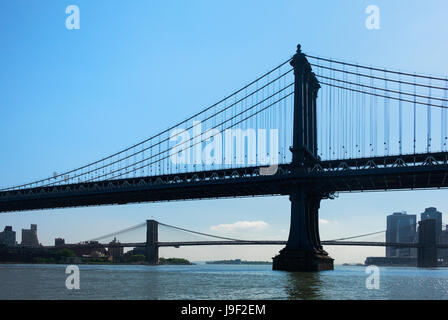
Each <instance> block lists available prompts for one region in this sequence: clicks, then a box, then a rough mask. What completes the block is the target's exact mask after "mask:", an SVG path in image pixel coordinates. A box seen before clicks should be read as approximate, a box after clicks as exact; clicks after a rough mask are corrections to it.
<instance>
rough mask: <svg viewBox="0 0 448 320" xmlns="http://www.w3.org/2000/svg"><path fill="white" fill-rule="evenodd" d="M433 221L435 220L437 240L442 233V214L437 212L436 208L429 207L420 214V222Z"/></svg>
mask: <svg viewBox="0 0 448 320" xmlns="http://www.w3.org/2000/svg"><path fill="white" fill-rule="evenodd" d="M426 219H434V220H436V239H439V237H440V234H441V233H442V212H439V211H437V208H434V207H429V208H426V209H425V211H424V212H422V213H421V214H420V220H422V221H423V220H426Z"/></svg>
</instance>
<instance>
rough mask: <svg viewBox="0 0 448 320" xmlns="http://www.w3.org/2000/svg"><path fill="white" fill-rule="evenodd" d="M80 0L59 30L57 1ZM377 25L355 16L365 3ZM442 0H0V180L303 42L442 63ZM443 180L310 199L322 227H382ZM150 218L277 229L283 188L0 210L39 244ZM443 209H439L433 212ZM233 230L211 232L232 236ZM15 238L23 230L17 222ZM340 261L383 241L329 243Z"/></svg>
mask: <svg viewBox="0 0 448 320" xmlns="http://www.w3.org/2000/svg"><path fill="white" fill-rule="evenodd" d="M72 4H74V5H77V6H78V7H79V9H80V17H81V19H80V27H81V28H80V29H79V30H67V29H66V28H65V19H66V17H67V15H66V13H65V8H66V7H67V6H68V5H72ZM370 4H375V5H377V6H378V7H379V8H380V18H381V20H380V29H379V30H368V29H366V27H365V19H366V17H367V14H366V13H365V9H366V7H367V6H368V5H370ZM447 9H448V3H446V1H443V0H440V1H434V0H433V1H426V2H423V1H409V0H402V1H398V0H397V1H379V0H370V1H353V0H346V1H307V2H305V1H275V2H274V1H244V2H241V1H225V2H218V1H205V0H204V1H188V2H187V1H135V0H134V1H113V2H111V1H99V0H97V1H82V0H71V1H39V2H37V1H3V2H2V3H1V4H0V43H1V48H2V50H1V51H0V68H1V72H0V88H1V95H0V150H1V151H0V152H1V153H2V154H1V155H2V165H1V166H0V177H1V180H0V186H2V187H6V186H10V185H15V184H20V183H24V182H29V181H31V180H35V179H38V178H42V177H46V176H49V175H51V174H52V173H53V172H54V171H57V172H61V171H64V170H66V169H70V168H75V167H78V166H80V165H83V164H85V163H88V162H91V161H94V160H96V159H98V158H100V157H102V156H106V155H108V154H111V153H113V152H116V151H118V150H120V149H122V148H124V147H126V146H128V145H131V144H133V143H135V142H139V141H141V140H143V139H144V138H146V137H148V136H150V135H152V134H154V133H157V132H159V131H161V130H163V129H165V128H166V127H168V126H170V125H172V124H173V123H175V122H178V121H180V120H183V119H184V118H186V117H188V116H189V115H191V114H192V113H194V112H197V111H199V110H201V109H202V108H203V107H205V106H208V105H210V104H212V103H213V102H215V101H217V100H219V99H221V98H223V97H224V96H225V95H226V94H228V93H230V92H232V91H234V90H235V89H238V88H239V87H241V86H243V85H244V84H246V83H248V82H249V81H251V80H253V79H254V78H255V77H257V76H259V75H260V74H262V73H264V72H265V71H267V70H268V69H269V68H271V67H274V66H276V65H277V64H279V63H280V62H283V61H284V60H285V59H287V58H288V57H289V56H291V55H292V54H293V53H294V51H295V47H296V45H297V43H299V42H300V43H301V44H302V48H303V51H304V52H306V53H309V54H315V55H320V56H324V57H333V58H338V59H342V60H345V61H352V62H359V63H363V64H368V65H376V66H384V67H389V68H394V69H400V70H410V71H416V72H423V73H430V74H441V75H446V74H448V55H447V54H446V52H447V51H448V45H447V43H446V41H444V40H445V36H446V34H447V31H448V23H447V22H446V12H447ZM446 197H447V192H446V191H421V192H420V191H419V192H416V191H414V192H394V193H366V194H354V195H341V196H340V197H339V198H338V199H335V200H326V201H324V202H323V203H322V206H321V218H322V219H324V220H325V221H322V224H321V238H322V239H330V238H334V237H339V236H345V235H352V234H358V233H364V232H372V231H377V230H382V229H385V224H386V215H388V214H390V213H392V212H393V211H402V210H407V211H408V213H414V214H415V213H419V212H421V211H423V210H424V208H425V207H429V206H436V207H437V208H438V209H439V210H440V211H442V212H444V213H445V212H448V205H447V204H446V201H444V199H446ZM150 217H154V218H157V219H160V220H161V221H163V222H166V223H169V224H173V225H178V226H183V227H187V228H192V229H196V230H199V231H206V232H210V231H211V229H210V228H211V227H212V226H217V225H220V224H233V223H235V222H237V221H263V222H265V223H266V224H267V227H266V226H265V227H264V228H263V227H262V228H261V229H257V228H252V229H251V228H249V229H246V230H243V231H244V233H243V234H244V235H249V234H250V235H251V237H253V238H266V237H268V238H274V237H279V238H286V236H287V233H285V230H288V229H289V201H288V199H287V198H286V197H274V198H255V199H234V200H232V199H227V200H208V201H188V202H177V203H161V204H140V205H127V206H114V207H112V206H105V207H98V208H78V209H65V210H45V211H39V212H22V213H8V214H0V227H1V228H3V226H4V225H13V227H14V229H15V230H20V229H21V228H25V227H29V224H30V223H37V224H38V228H39V237H40V240H41V242H42V243H46V244H49V243H52V242H53V239H54V238H55V237H57V236H61V237H64V238H66V240H67V241H69V242H72V241H79V240H84V239H89V238H92V237H95V236H97V235H100V234H106V233H108V232H110V231H113V230H118V229H122V228H123V227H126V226H131V225H134V224H137V223H139V222H142V221H144V220H145V219H147V218H150ZM444 218H445V222H446V221H447V219H446V218H447V216H446V215H445V216H444ZM238 232H240V235H241V232H242V231H241V230H240V231H234V232H230V231H228V230H227V231H225V230H224V231H222V233H221V234H222V235H238ZM18 237H19V239H20V231H19V232H18ZM278 249H279V248H274V247H262V248H219V249H217V248H190V249H176V250H177V251H175V250H174V249H173V250H171V249H164V250H166V251H162V255H166V256H170V255H171V256H184V257H187V258H190V259H193V260H205V259H212V258H238V257H243V258H248V259H269V258H270V257H272V256H273V255H274V254H276V252H277V251H278ZM328 251H329V252H330V253H331V254H332V256H333V257H335V258H336V259H337V260H336V262H337V263H342V262H347V261H350V262H351V261H357V262H360V261H362V260H363V259H364V257H365V256H366V255H370V254H383V253H384V249H362V248H361V249H359V248H353V249H341V248H328Z"/></svg>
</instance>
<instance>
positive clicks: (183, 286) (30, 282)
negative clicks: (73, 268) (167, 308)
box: [0, 264, 448, 300]
mask: <svg viewBox="0 0 448 320" xmlns="http://www.w3.org/2000/svg"><path fill="white" fill-rule="evenodd" d="M65 268H66V266H65V265H7V264H3V265H0V299H170V300H171V299H176V300H177V299H256V300H258V299H448V272H447V271H448V269H442V268H438V269H417V268H397V267H380V268H379V274H378V278H377V279H378V280H379V289H367V288H366V279H367V277H369V274H367V273H366V268H365V267H362V266H335V270H334V271H324V272H320V273H290V272H280V271H272V270H271V266H270V265H205V264H198V265H191V266H144V265H80V266H79V270H80V272H79V280H80V289H79V290H68V289H67V288H66V285H65V283H66V278H67V277H68V276H69V275H67V274H66V273H65Z"/></svg>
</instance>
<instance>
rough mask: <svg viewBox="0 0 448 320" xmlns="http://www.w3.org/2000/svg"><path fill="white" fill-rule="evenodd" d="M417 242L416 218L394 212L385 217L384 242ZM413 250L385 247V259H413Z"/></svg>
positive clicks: (414, 252) (414, 251)
mask: <svg viewBox="0 0 448 320" xmlns="http://www.w3.org/2000/svg"><path fill="white" fill-rule="evenodd" d="M416 240H417V216H416V215H415V214H407V213H406V212H405V211H404V212H394V213H393V214H392V215H389V216H387V230H386V242H406V243H409V242H415V241H416ZM415 256H417V251H416V249H415V248H395V247H386V257H388V258H391V257H415Z"/></svg>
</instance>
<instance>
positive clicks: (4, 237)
mask: <svg viewBox="0 0 448 320" xmlns="http://www.w3.org/2000/svg"><path fill="white" fill-rule="evenodd" d="M0 244H3V245H5V246H7V247H14V246H15V245H16V232H15V231H13V230H12V226H6V227H5V229H4V230H3V231H2V232H0Z"/></svg>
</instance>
